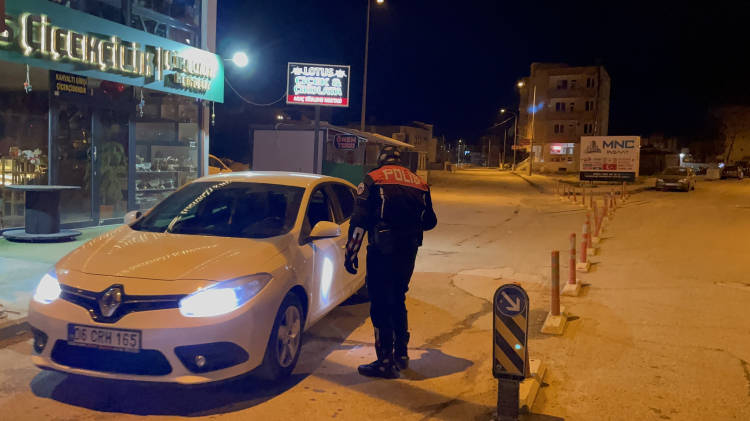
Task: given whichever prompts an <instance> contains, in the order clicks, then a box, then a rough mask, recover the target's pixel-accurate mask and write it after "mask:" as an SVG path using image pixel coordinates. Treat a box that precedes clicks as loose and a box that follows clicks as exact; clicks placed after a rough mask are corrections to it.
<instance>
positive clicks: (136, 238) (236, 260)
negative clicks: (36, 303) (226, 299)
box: [57, 225, 292, 281]
mask: <svg viewBox="0 0 750 421" xmlns="http://www.w3.org/2000/svg"><path fill="white" fill-rule="evenodd" d="M291 238H292V236H291V234H287V235H284V236H280V237H274V238H267V239H247V238H227V237H210V236H198V235H181V234H164V233H152V232H143V231H134V230H132V229H131V228H130V227H129V226H127V225H123V226H122V227H120V228H117V229H115V230H113V231H110V232H108V233H107V234H104V235H101V236H99V237H97V238H95V239H93V240H91V241H89V242H88V243H86V244H84V245H82V246H81V247H78V248H77V249H75V250H74V251H73V252H71V253H70V254H68V255H67V256H65V257H64V258H63V259H62V260H60V261H59V262H58V263H57V268H58V269H70V270H75V271H78V272H83V273H87V274H92V275H106V276H122V277H128V278H144V279H158V280H165V281H172V280H180V279H201V280H212V281H223V280H227V279H233V278H237V277H240V276H245V275H250V274H253V273H258V272H260V271H261V270H262V269H261V267H262V265H263V264H264V263H266V262H267V261H269V260H270V259H271V258H273V257H274V256H276V255H277V254H279V253H281V252H282V251H284V250H285V249H286V248H287V247H289V244H290V242H291Z"/></svg>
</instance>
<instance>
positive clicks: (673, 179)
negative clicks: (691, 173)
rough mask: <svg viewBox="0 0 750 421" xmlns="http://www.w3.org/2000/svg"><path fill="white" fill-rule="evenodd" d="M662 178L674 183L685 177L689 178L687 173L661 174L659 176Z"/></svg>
mask: <svg viewBox="0 0 750 421" xmlns="http://www.w3.org/2000/svg"><path fill="white" fill-rule="evenodd" d="M658 178H659V179H660V180H664V181H665V182H667V183H674V182H676V181H680V180H682V179H683V178H687V175H660V176H659V177H658Z"/></svg>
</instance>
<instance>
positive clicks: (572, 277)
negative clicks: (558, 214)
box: [568, 233, 576, 285]
mask: <svg viewBox="0 0 750 421" xmlns="http://www.w3.org/2000/svg"><path fill="white" fill-rule="evenodd" d="M568 266H570V267H569V269H568V283H569V284H570V285H575V284H576V235H575V233H572V234H570V260H569V261H568Z"/></svg>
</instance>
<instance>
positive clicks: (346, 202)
mask: <svg viewBox="0 0 750 421" xmlns="http://www.w3.org/2000/svg"><path fill="white" fill-rule="evenodd" d="M329 189H330V193H331V196H332V197H333V198H334V200H335V202H336V211H337V212H336V223H338V224H339V225H340V226H341V236H340V237H339V238H338V239H337V240H336V241H337V243H338V246H339V249H340V250H341V252H342V255H345V254H346V243H347V242H348V241H349V235H348V234H349V221H350V220H351V218H352V213H353V212H354V203H355V197H356V194H357V192H356V190H354V188H352V187H349V186H347V185H346V184H343V183H335V182H334V183H330V184H329ZM358 257H359V270H357V274H356V275H352V274H351V273H349V272H347V271H346V270H344V271H343V272H342V274H341V276H342V278H343V284H344V290H345V291H348V292H349V293H354V292H356V290H357V289H358V288H359V287H358V285H359V284H360V283H361V281H363V280H364V277H365V274H366V270H365V267H366V261H367V238H365V239H364V240H363V241H362V247H361V248H360V252H359V256H358ZM342 264H343V262H342Z"/></svg>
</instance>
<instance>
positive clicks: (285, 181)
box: [195, 171, 354, 188]
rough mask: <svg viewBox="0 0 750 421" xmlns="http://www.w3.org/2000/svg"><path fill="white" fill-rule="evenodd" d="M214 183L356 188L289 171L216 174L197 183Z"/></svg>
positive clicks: (316, 175) (331, 179) (330, 178)
mask: <svg viewBox="0 0 750 421" xmlns="http://www.w3.org/2000/svg"><path fill="white" fill-rule="evenodd" d="M212 181H237V182H240V181H242V182H250V183H264V184H279V185H285V186H294V187H304V188H307V187H310V186H314V185H317V184H320V183H321V182H324V181H336V182H339V183H343V184H346V185H348V186H350V187H354V186H353V185H352V184H351V183H349V182H348V181H346V180H344V179H341V178H337V177H329V176H327V175H320V174H308V173H302V172H287V171H240V172H231V173H223V174H214V175H209V176H206V177H201V178H199V179H197V180H195V182H212Z"/></svg>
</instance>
